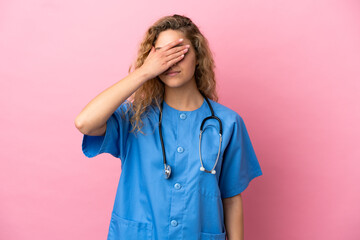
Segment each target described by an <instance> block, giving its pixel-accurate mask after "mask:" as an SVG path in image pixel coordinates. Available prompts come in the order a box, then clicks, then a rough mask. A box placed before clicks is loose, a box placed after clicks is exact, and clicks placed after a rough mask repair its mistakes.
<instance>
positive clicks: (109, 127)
mask: <svg viewBox="0 0 360 240" xmlns="http://www.w3.org/2000/svg"><path fill="white" fill-rule="evenodd" d="M129 104H131V102H129V101H128V100H125V102H123V103H122V104H121V105H120V106H119V107H118V108H117V109H116V110H115V112H114V113H113V114H112V115H111V116H110V117H109V119H108V120H107V121H106V132H105V135H104V136H90V135H86V134H84V135H83V141H82V151H83V153H84V155H85V156H86V157H88V158H92V157H95V156H97V155H99V154H101V153H109V154H111V155H113V156H114V157H116V158H120V159H121V160H125V158H126V141H127V138H128V132H129V130H130V125H131V124H130V116H129V112H128V113H125V112H126V110H127V108H128V106H129Z"/></svg>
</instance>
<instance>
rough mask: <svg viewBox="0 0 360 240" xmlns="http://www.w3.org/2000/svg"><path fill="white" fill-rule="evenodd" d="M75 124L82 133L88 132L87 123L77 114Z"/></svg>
mask: <svg viewBox="0 0 360 240" xmlns="http://www.w3.org/2000/svg"><path fill="white" fill-rule="evenodd" d="M74 124H75V127H76V128H77V129H78V130H79V131H80V132H81V133H82V134H87V133H88V132H87V131H86V127H85V126H86V124H85V123H84V121H83V120H82V119H81V118H80V117H79V116H77V117H76V118H75V121H74Z"/></svg>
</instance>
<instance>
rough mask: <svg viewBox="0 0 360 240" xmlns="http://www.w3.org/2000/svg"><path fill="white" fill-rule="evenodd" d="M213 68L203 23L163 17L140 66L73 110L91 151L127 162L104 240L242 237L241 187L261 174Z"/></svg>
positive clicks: (155, 26)
mask: <svg viewBox="0 0 360 240" xmlns="http://www.w3.org/2000/svg"><path fill="white" fill-rule="evenodd" d="M213 68H214V62H213V58H212V54H211V51H210V49H209V47H208V42H207V40H206V38H205V37H204V36H203V35H202V34H201V32H200V31H199V29H198V27H197V26H196V25H195V24H194V23H193V22H192V21H191V20H190V19H189V18H187V17H185V16H179V15H173V16H166V17H163V18H161V19H159V20H158V21H157V22H155V23H154V24H153V25H152V26H151V27H150V28H149V29H148V31H147V33H146V35H145V37H144V40H143V41H142V43H141V44H140V49H139V52H138V58H137V61H136V64H135V70H133V71H131V68H130V69H129V75H128V76H127V77H125V78H123V79H122V80H120V81H119V82H117V83H115V84H114V85H112V86H111V87H109V88H107V89H106V90H104V91H103V92H102V93H100V94H99V95H98V96H96V97H95V98H94V99H93V100H91V101H90V103H88V104H87V106H86V107H85V108H84V109H83V110H82V111H81V113H80V114H79V115H78V116H77V118H76V120H75V124H76V127H77V128H78V129H79V131H80V132H82V133H83V134H84V136H83V143H82V150H83V152H84V154H85V155H86V156H87V157H89V158H91V157H94V156H97V155H98V154H100V153H104V152H106V153H109V154H111V155H113V156H114V157H117V158H120V159H121V168H122V172H121V176H120V180H119V185H118V189H117V193H116V198H115V203H114V208H113V211H112V215H111V221H110V227H109V233H108V239H111V240H113V239H114V240H115V239H126V240H127V239H187V240H188V239H225V237H226V235H227V237H228V240H232V239H243V214H242V201H241V192H242V191H244V190H245V188H247V186H248V184H249V183H250V181H251V180H252V179H253V178H255V177H257V176H260V175H262V171H261V168H260V165H259V163H258V160H257V158H256V155H255V152H254V149H253V147H252V144H251V141H250V138H249V135H248V133H247V130H246V127H245V124H244V121H243V119H242V118H241V117H240V116H239V114H237V113H236V112H235V111H233V110H231V109H229V108H227V107H225V106H223V105H221V104H220V103H218V102H217V94H216V90H215V86H216V82H215V77H214V71H213ZM212 112H213V115H214V116H215V117H212V118H209V119H207V120H206V121H205V122H204V123H203V124H202V121H203V119H205V118H206V117H208V116H211V115H212ZM218 120H220V121H218ZM201 127H202V131H203V133H202V135H201V137H200V128H201ZM205 130H206V131H205ZM139 132H140V133H141V134H138V133H139ZM219 133H221V134H219ZM200 152H201V155H200Z"/></svg>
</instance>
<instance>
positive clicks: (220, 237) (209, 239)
mask: <svg viewBox="0 0 360 240" xmlns="http://www.w3.org/2000/svg"><path fill="white" fill-rule="evenodd" d="M225 239H226V232H222V233H219V234H214V233H205V232H201V233H200V240H225Z"/></svg>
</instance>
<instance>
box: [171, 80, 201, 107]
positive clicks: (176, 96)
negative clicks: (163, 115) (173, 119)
mask: <svg viewBox="0 0 360 240" xmlns="http://www.w3.org/2000/svg"><path fill="white" fill-rule="evenodd" d="M164 100H165V102H166V103H167V104H168V105H169V106H170V107H172V108H175V109H177V110H179V111H193V110H196V109H198V108H200V107H201V105H202V104H203V102H204V97H203V96H202V95H201V93H200V91H199V89H198V88H197V86H196V83H195V81H194V82H193V84H189V86H183V87H179V88H171V87H167V86H165V94H164Z"/></svg>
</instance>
